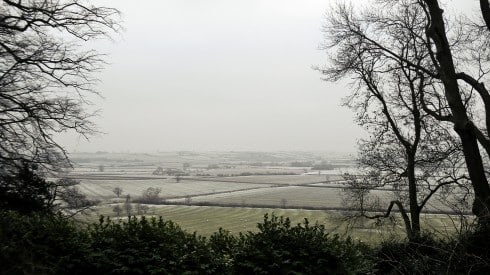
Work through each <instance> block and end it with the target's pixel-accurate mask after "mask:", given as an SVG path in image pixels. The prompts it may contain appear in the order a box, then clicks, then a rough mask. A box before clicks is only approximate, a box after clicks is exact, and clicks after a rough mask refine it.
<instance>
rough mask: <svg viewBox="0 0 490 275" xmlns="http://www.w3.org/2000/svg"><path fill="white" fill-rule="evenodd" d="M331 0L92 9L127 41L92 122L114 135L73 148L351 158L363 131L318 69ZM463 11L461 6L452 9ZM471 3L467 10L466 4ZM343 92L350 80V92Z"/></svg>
mask: <svg viewBox="0 0 490 275" xmlns="http://www.w3.org/2000/svg"><path fill="white" fill-rule="evenodd" d="M331 2H332V1H328V0H308V1H298V0H247V1H243V0H240V1H230V0H163V1H162V0H159V1H157V0H151V1H149V0H145V1H129V0H127V1H121V0H118V1H107V0H106V1H96V3H97V4H100V3H102V4H105V5H107V6H111V7H116V8H118V9H120V10H121V11H122V12H123V14H124V26H125V28H126V32H125V33H123V35H122V38H121V39H120V38H116V42H115V43H106V42H101V43H100V45H97V47H100V48H101V49H102V50H103V51H105V52H108V53H109V54H110V58H109V62H111V64H110V65H108V66H107V68H106V70H105V71H104V72H103V73H102V74H101V75H100V77H99V78H100V79H101V81H102V82H101V84H100V86H99V91H100V92H101V93H102V95H103V96H104V97H105V98H104V99H100V100H96V101H95V103H96V107H98V108H100V109H101V116H100V117H99V118H97V119H96V120H95V122H96V123H97V124H98V126H99V129H100V130H101V131H102V132H105V133H106V134H104V135H100V136H95V137H92V138H91V139H90V142H87V141H84V140H83V139H81V138H79V137H74V136H72V135H67V136H65V137H63V138H62V139H61V142H62V144H64V145H65V146H66V147H67V148H68V149H69V150H76V151H97V150H103V151H114V152H118V151H131V152H154V151H156V150H161V151H168V150H329V151H330V150H333V151H354V150H355V149H356V146H355V141H356V139H358V138H360V137H362V135H363V131H362V130H361V129H360V128H359V127H358V126H356V125H355V123H354V122H353V114H352V112H351V111H350V110H348V109H347V108H344V107H341V106H340V104H341V98H342V97H344V96H346V95H347V94H348V87H346V86H345V85H343V84H342V83H337V84H333V83H327V82H324V81H321V80H320V75H319V73H318V72H316V71H314V70H312V69H311V66H312V65H322V64H324V63H325V62H326V61H327V58H326V55H325V53H324V52H322V51H320V50H318V46H319V44H320V43H321V42H322V33H321V32H320V27H321V24H322V22H323V21H324V19H323V16H324V14H325V12H326V11H327V9H328V7H329V6H330V3H331ZM454 2H459V1H454ZM461 2H465V1H461ZM344 84H345V83H344Z"/></svg>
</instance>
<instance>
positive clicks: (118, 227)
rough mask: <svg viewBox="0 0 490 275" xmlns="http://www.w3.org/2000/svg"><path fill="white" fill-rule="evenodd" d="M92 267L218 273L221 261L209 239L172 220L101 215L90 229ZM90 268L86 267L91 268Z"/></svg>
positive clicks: (106, 271) (121, 271) (141, 271)
mask: <svg viewBox="0 0 490 275" xmlns="http://www.w3.org/2000/svg"><path fill="white" fill-rule="evenodd" d="M88 235H89V237H90V240H91V250H92V254H91V259H90V263H91V266H90V268H91V269H92V271H93V272H98V273H104V274H182V273H186V274H216V273H220V271H221V269H222V266H223V265H222V264H221V263H220V262H219V261H217V260H216V258H215V257H214V255H213V254H212V253H211V251H210V249H209V248H208V246H207V243H206V240H205V239H203V238H201V237H198V236H196V235H195V234H189V233H186V232H185V231H183V230H182V229H181V228H180V227H179V226H177V225H176V224H174V223H173V222H171V221H164V220H163V219H162V217H160V218H159V219H156V218H151V219H146V218H145V217H142V218H140V219H137V218H135V217H133V218H129V220H127V221H124V222H123V221H119V222H112V221H110V220H104V219H103V218H101V220H100V223H99V224H98V225H94V226H91V227H90V228H89V230H88ZM89 271H90V270H87V272H89Z"/></svg>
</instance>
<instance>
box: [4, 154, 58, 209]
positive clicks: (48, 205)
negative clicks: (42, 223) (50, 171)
mask: <svg viewBox="0 0 490 275" xmlns="http://www.w3.org/2000/svg"><path fill="white" fill-rule="evenodd" d="M54 190H55V184H54V183H53V182H50V181H47V180H46V179H44V178H43V177H42V176H40V175H39V174H38V173H37V166H36V165H35V164H27V163H22V164H21V165H19V166H18V167H17V170H16V171H13V172H11V173H7V172H6V173H1V176H0V209H3V210H16V211H18V212H20V213H25V214H27V213H32V212H49V211H51V210H52V208H53V201H54V197H55V194H54Z"/></svg>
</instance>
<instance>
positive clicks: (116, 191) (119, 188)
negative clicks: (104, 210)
mask: <svg viewBox="0 0 490 275" xmlns="http://www.w3.org/2000/svg"><path fill="white" fill-rule="evenodd" d="M112 192H114V194H116V196H117V197H118V198H119V197H120V196H121V194H122V193H123V189H122V188H121V187H119V186H118V187H114V189H113V190H112Z"/></svg>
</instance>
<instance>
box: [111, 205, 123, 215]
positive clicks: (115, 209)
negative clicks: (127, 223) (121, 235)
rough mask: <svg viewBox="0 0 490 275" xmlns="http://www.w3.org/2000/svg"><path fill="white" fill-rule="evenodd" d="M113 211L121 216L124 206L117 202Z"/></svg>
mask: <svg viewBox="0 0 490 275" xmlns="http://www.w3.org/2000/svg"><path fill="white" fill-rule="evenodd" d="M112 211H113V212H114V213H116V215H117V216H118V217H119V216H121V213H122V211H123V209H122V207H121V206H119V204H116V205H115V206H114V207H113V208H112Z"/></svg>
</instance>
